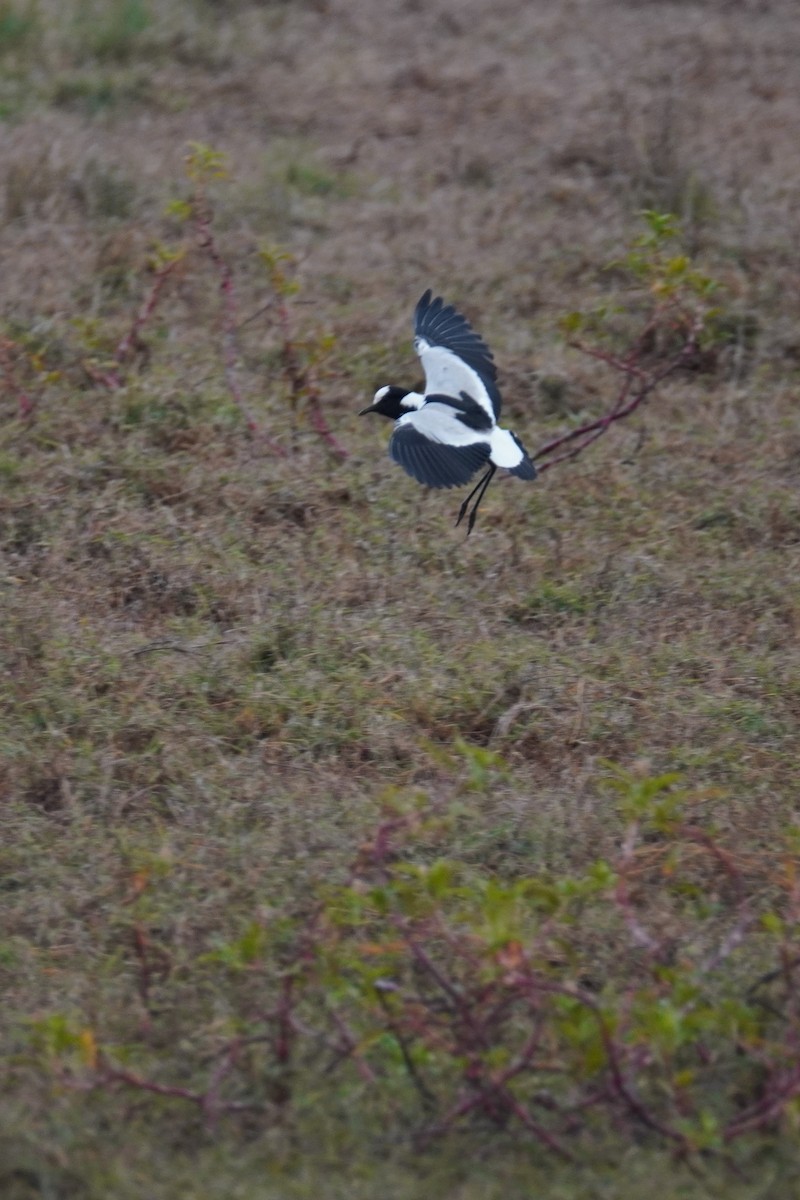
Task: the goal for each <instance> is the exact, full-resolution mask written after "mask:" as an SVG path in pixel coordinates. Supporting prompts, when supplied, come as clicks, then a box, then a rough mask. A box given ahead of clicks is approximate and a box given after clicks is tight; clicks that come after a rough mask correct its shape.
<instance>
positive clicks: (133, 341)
mask: <svg viewBox="0 0 800 1200" xmlns="http://www.w3.org/2000/svg"><path fill="white" fill-rule="evenodd" d="M180 261H181V259H180V258H172V259H170V261H169V262H166V263H164V264H163V265H162V266H160V267H159V268H158V270H157V271H156V273H155V276H154V278H153V286H152V287H151V288H150V291H149V293H148V294H147V296H146V297H145V299H144V301H143V302H142V304H141V306H140V308H139V311H138V312H137V314H136V316H135V317H134V318H133V321H132V322H131V326H130V329H129V330H128V332H127V333H126V334H125V335H124V337H122V338H120V340H119V342H118V343H117V348H116V350H115V352H114V358H115V360H116V362H117V363H118V364H120V365H121V364H122V363H124V362H125V360H126V358H127V357H128V355H129V354H130V353H131V351H132V350H134V349H137V350H138V349H140V348H141V346H142V340H141V337H140V336H139V335H140V333H141V331H142V329H143V327H144V326H145V325H146V324H147V322H148V321H149V320H150V318H151V317H152V315H153V313H154V312H155V310H156V307H157V306H158V303H159V301H160V299H161V294H162V292H163V291H164V287H165V285H166V282H167V280H168V279H169V277H170V275H171V274H172V272H173V271H174V270H175V268H176V267H177V265H178V263H179V262H180Z"/></svg>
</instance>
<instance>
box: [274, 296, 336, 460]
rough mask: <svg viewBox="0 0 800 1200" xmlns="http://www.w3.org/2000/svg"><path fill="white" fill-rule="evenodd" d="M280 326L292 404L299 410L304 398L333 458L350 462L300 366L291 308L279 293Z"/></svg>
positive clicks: (314, 389)
mask: <svg viewBox="0 0 800 1200" xmlns="http://www.w3.org/2000/svg"><path fill="white" fill-rule="evenodd" d="M276 301H277V314H278V324H279V325H280V329H281V337H282V341H283V345H282V347H281V355H282V358H283V370H284V375H285V377H286V380H287V382H288V384H289V389H290V394H291V403H292V406H293V407H294V406H296V404H297V401H298V400H299V399H300V398H301V397H304V398H305V400H306V403H307V404H308V408H309V412H310V415H311V424H312V426H313V427H314V429H315V430H316V431H317V433H318V434H319V435H320V436H321V437H322V438H323V440H324V441H325V442H327V444H328V445H329V446H330V448H331V450H332V451H333V452H334V454H337V455H338V456H339V458H342V459H344V458H348V457H349V455H348V452H347V450H345V448H344V446H343V445H342V443H341V442H340V441H339V440H338V438H337V437H336V436H335V434H334V433H333V432H332V430H331V427H330V426H329V425H328V422H327V421H326V420H325V417H324V416H323V413H322V403H321V399H320V394H319V390H318V389H317V388H316V387H314V385H313V384H311V383H310V381H309V378H308V370H307V369H306V368H304V367H302V366H301V364H300V359H299V357H298V354H297V346H296V343H295V339H294V336H293V334H292V322H291V317H290V316H289V306H288V305H287V303H286V301H285V299H284V298H283V296H282V295H281V294H280V293H276Z"/></svg>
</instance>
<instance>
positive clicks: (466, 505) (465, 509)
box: [456, 464, 494, 529]
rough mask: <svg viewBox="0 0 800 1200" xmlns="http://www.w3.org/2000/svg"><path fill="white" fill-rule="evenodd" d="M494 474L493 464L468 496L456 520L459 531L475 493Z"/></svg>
mask: <svg viewBox="0 0 800 1200" xmlns="http://www.w3.org/2000/svg"><path fill="white" fill-rule="evenodd" d="M493 474H494V464H492V465H491V466H490V467H489V470H488V471H487V472H486V474H485V475H481V477H480V479H479V480H478V482H477V483H476V484H475V487H474V488H473V489H472V491H471V492H470V494H469V495H468V496H467V498H466V500H465V501H464V503H463V504H462V505H461V508H460V509H459V510H458V518H457V519H456V529H458V527H459V525H460V524H461V522H462V521H463V520H464V514H465V513H466V511H467V509H468V508H469V502H470V500H471V499H472V497H473V496H474V495H475V493H476V492H477V490H478V488H479V487H480V486H481V484H483V483H485V482H486V480H487V479H491V478H492V475H493Z"/></svg>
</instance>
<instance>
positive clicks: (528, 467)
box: [509, 431, 539, 479]
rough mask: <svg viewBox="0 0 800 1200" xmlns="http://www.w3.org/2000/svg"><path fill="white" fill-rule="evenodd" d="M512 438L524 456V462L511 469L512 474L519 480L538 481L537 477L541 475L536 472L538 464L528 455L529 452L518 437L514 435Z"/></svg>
mask: <svg viewBox="0 0 800 1200" xmlns="http://www.w3.org/2000/svg"><path fill="white" fill-rule="evenodd" d="M509 432H510V431H509ZM511 436H512V438H513V439H514V441H515V443H516V444H517V446H518V447H519V451H520V453H521V454H522V462H520V463H517V465H516V466H515V467H510V468H509V470H510V472H511V474H512V475H516V477H517V479H536V477H537V475H538V474H539V472H538V471H537V470H536V464H535V463H534V461H533V459H532V458H531V457H530V455H529V454H528V451H527V450H526V449H525V447H524V446H523V444H522V442H521V441H520V440H519V438H518V437H517V435H516V434H515V433H512V434H511Z"/></svg>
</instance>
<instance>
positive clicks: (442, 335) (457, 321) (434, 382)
mask: <svg viewBox="0 0 800 1200" xmlns="http://www.w3.org/2000/svg"><path fill="white" fill-rule="evenodd" d="M431 296H432V292H431V290H430V288H428V290H427V292H426V293H425V295H424V296H423V297H422V299H421V300H420V302H419V304H418V305H417V307H416V310H415V312H414V334H415V337H414V349H415V350H416V351H417V354H418V355H419V357H420V361H421V362H422V366H423V369H424V371H425V392H426V395H429V396H430V395H434V394H436V393H438V394H440V395H445V396H459V395H460V394H461V393H462V392H467V393H468V394H469V395H470V396H473V397H474V398H475V399H476V400H477V402H478V403H479V404H480V405H481V407H482V408H483V409H484V410H485V411H486V412H487V413H488V415H489V416H490V417H491V418H492V420H493V421H496V420H497V419H498V417H499V416H500V407H501V399H500V391H499V389H498V387H497V368H496V367H495V365H494V359H493V358H492V352H491V350H490V349H489V347H488V346H487V345H486V343H485V342H484V341H483V339H482V338H480V337H478V335H477V333H475V331H474V330H473V329H472V327H471V326H470V324H469V322H468V321H467V319H466V317H462V315H461V313H459V312H456V310H455V309H454V308H453V306H452V304H445V302H444V300H442V298H441V296H437V297H436V299H435V300H434V299H431Z"/></svg>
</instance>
